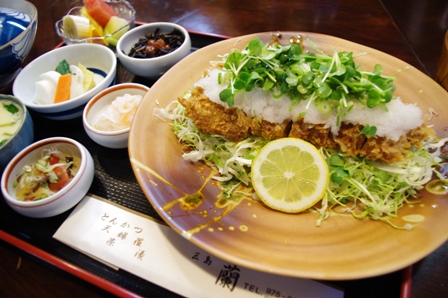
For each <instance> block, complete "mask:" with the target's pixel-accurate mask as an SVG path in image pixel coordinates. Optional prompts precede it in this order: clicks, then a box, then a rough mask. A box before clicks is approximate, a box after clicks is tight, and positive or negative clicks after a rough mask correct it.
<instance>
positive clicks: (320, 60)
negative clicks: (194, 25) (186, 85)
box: [218, 38, 395, 135]
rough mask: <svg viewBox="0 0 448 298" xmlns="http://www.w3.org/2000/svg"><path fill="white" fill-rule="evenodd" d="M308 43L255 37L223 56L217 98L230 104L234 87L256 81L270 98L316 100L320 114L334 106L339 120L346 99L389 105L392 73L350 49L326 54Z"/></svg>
mask: <svg viewBox="0 0 448 298" xmlns="http://www.w3.org/2000/svg"><path fill="white" fill-rule="evenodd" d="M308 43H309V45H310V47H311V49H313V50H314V51H315V52H314V53H313V52H310V51H304V50H303V49H302V47H301V46H300V45H298V44H288V45H279V44H276V43H273V44H265V43H263V42H262V41H261V40H260V39H259V38H256V39H254V40H251V41H250V42H249V43H248V45H247V46H246V48H245V49H243V50H235V51H233V52H232V53H230V54H229V55H226V56H223V59H224V61H223V65H224V71H225V72H226V74H225V75H223V76H219V79H218V80H219V81H220V83H225V84H228V87H227V88H226V89H225V90H226V91H223V92H222V93H221V95H220V98H221V100H222V101H224V102H227V103H228V104H229V106H231V107H232V106H233V103H234V97H235V94H236V93H238V92H245V91H246V92H249V91H251V90H252V89H253V88H255V87H258V88H262V89H263V90H264V91H267V92H271V93H272V96H273V97H274V98H279V97H281V96H284V95H287V96H289V98H290V99H291V102H292V103H298V102H300V101H302V100H310V101H314V104H315V105H316V106H318V108H319V111H320V112H321V113H323V114H328V113H330V112H332V111H334V110H335V111H336V112H337V119H338V122H340V121H342V118H343V117H344V116H346V115H347V114H348V113H349V112H350V111H351V109H352V108H351V107H350V101H358V102H359V103H361V104H362V105H364V106H367V107H369V108H374V107H376V106H382V107H383V108H385V110H386V111H387V107H386V104H387V103H388V102H390V101H391V100H392V98H393V92H394V90H395V85H394V80H395V78H393V77H390V76H384V75H383V74H382V73H383V67H382V66H381V65H379V64H377V65H375V67H374V69H373V70H372V71H366V70H363V69H361V68H360V67H359V64H357V63H356V62H355V61H354V58H355V57H354V54H353V53H352V52H337V51H334V52H333V54H332V55H328V54H326V53H324V52H322V51H321V50H319V49H318V48H317V46H316V45H315V44H314V43H312V42H311V41H310V40H308ZM317 99H321V100H317ZM372 132H373V130H372V131H369V133H370V134H369V133H368V134H367V135H372V134H371V133H372Z"/></svg>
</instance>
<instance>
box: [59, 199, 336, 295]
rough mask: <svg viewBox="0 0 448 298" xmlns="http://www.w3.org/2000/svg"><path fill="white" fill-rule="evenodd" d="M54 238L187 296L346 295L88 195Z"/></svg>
mask: <svg viewBox="0 0 448 298" xmlns="http://www.w3.org/2000/svg"><path fill="white" fill-rule="evenodd" d="M53 237H54V238H55V239H57V240H59V241H61V242H63V243H65V244H67V245H69V246H71V247H73V248H75V249H77V250H79V251H81V252H83V253H85V254H87V255H89V256H91V257H94V258H97V259H99V260H102V261H103V262H105V263H106V264H109V265H112V266H115V267H117V268H120V269H122V270H126V271H128V272H131V273H132V274H134V275H137V276H139V277H141V278H143V279H146V280H148V281H150V282H152V283H154V284H157V285H159V286H161V287H164V288H166V289H169V290H170V291H172V292H175V293H177V294H179V295H183V296H186V297H214V298H215V297H217V298H219V297H242V296H243V295H244V297H258V298H260V297H291V298H298V297H343V296H344V293H343V291H342V290H340V289H336V288H333V287H330V286H328V285H324V284H322V283H319V282H317V281H314V280H309V279H300V278H292V277H285V276H280V275H274V274H269V273H264V272H259V271H256V270H252V269H248V268H245V267H242V266H239V265H235V264H231V263H229V262H226V261H224V260H221V259H220V258H218V257H216V256H213V255H211V254H209V253H207V252H206V251H204V250H202V249H201V248H199V247H197V246H196V245H194V244H193V243H191V242H189V241H188V240H186V239H184V238H183V237H181V236H180V235H178V234H177V233H176V232H175V231H174V230H172V229H171V228H170V227H168V226H166V225H165V224H163V223H158V222H157V221H156V220H155V219H153V218H151V217H149V216H145V215H143V214H140V213H137V212H134V211H132V210H129V209H126V208H124V207H122V206H119V205H116V204H113V203H111V202H109V201H107V200H104V199H101V198H98V197H95V196H93V195H88V196H86V197H85V198H84V199H83V200H82V201H81V202H80V203H79V204H78V206H77V207H76V208H75V210H73V212H72V213H71V214H70V216H69V217H68V218H67V220H66V221H65V222H64V223H63V224H62V225H61V227H60V228H59V229H58V230H57V231H56V233H55V234H54V235H53Z"/></svg>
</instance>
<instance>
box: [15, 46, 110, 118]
mask: <svg viewBox="0 0 448 298" xmlns="http://www.w3.org/2000/svg"><path fill="white" fill-rule="evenodd" d="M64 59H65V60H66V61H67V63H68V64H70V65H78V63H81V64H82V65H84V66H85V67H86V68H88V69H90V70H91V71H93V72H94V73H95V77H96V79H95V81H96V85H95V87H93V88H92V89H90V90H89V91H87V92H85V93H84V94H82V95H80V96H78V97H75V98H72V99H69V100H67V101H65V102H61V103H56V104H55V103H51V104H40V103H36V102H35V101H34V96H35V93H36V82H38V81H40V80H41V78H40V75H41V74H43V73H45V72H47V71H50V70H55V68H56V66H57V65H58V64H59V62H61V61H62V60H64ZM116 69H117V58H116V56H115V53H114V52H113V51H112V50H111V49H109V48H108V47H105V46H102V45H98V44H92V43H85V44H76V45H71V46H63V47H60V48H57V49H54V50H52V51H50V52H48V53H45V54H43V55H42V56H39V57H37V58H36V59H34V60H33V61H31V62H30V63H29V64H28V65H27V66H26V67H25V68H24V69H23V70H22V71H21V72H20V73H19V75H18V76H17V78H16V80H15V81H14V84H13V87H12V92H13V94H14V96H15V97H17V98H18V99H20V100H21V101H22V102H23V103H24V104H25V105H26V106H27V107H28V108H29V109H31V110H33V111H35V112H37V113H39V114H40V115H41V116H43V117H45V118H48V119H52V120H67V119H73V118H77V117H81V116H82V113H83V110H84V106H85V105H86V104H87V102H88V101H89V100H90V99H91V98H92V97H93V96H95V95H96V94H97V93H99V92H100V91H101V90H104V89H106V88H107V87H109V86H111V85H113V84H114V82H115V75H116Z"/></svg>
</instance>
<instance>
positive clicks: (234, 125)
mask: <svg viewBox="0 0 448 298" xmlns="http://www.w3.org/2000/svg"><path fill="white" fill-rule="evenodd" d="M178 101H179V103H180V104H182V105H183V106H184V107H185V109H186V111H187V116H188V117H190V118H191V119H192V120H193V121H194V122H195V125H196V127H197V128H198V129H199V130H200V131H202V132H203V133H208V134H215V135H221V136H223V137H225V138H226V139H228V140H230V141H235V142H236V141H242V140H244V139H245V138H247V137H248V136H250V135H256V136H261V137H263V138H266V139H268V140H274V139H278V138H282V137H287V136H289V137H295V138H300V139H303V140H306V141H308V142H310V143H312V144H314V145H315V146H317V147H327V148H334V149H338V150H341V151H342V152H344V153H346V154H348V155H350V156H361V157H366V158H368V159H371V160H380V161H384V162H387V163H395V162H399V161H403V160H405V159H406V152H407V151H408V150H409V148H411V146H413V145H416V146H419V147H420V146H422V144H423V141H426V140H428V139H429V137H430V136H431V135H433V134H434V132H433V130H431V129H429V128H428V127H426V126H425V125H422V126H419V127H417V128H415V129H412V130H410V131H409V132H408V133H407V134H406V135H402V136H401V137H400V139H399V140H398V141H393V140H391V139H389V138H386V137H381V136H375V137H370V138H367V137H366V136H365V135H364V134H360V132H361V130H362V129H363V126H362V125H359V124H356V125H354V124H351V123H345V122H342V124H341V127H340V129H339V133H338V135H333V134H332V132H331V130H330V128H326V127H325V126H324V124H308V123H305V122H304V121H303V118H301V117H299V119H297V120H296V121H291V120H285V121H284V122H283V123H271V122H268V121H265V120H263V119H260V118H255V117H254V118H251V117H249V116H247V115H246V114H245V113H244V111H243V110H241V109H239V108H235V107H232V108H225V107H224V106H222V105H220V104H217V103H215V102H212V101H211V100H209V98H208V97H207V96H206V95H205V94H204V90H203V89H202V88H201V87H195V88H194V89H193V90H192V93H191V97H189V98H188V99H185V98H183V97H179V98H178Z"/></svg>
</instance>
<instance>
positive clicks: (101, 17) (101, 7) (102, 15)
mask: <svg viewBox="0 0 448 298" xmlns="http://www.w3.org/2000/svg"><path fill="white" fill-rule="evenodd" d="M83 2H84V5H85V6H86V10H87V13H88V14H89V15H90V16H91V17H92V18H93V19H94V20H95V21H97V23H98V24H99V25H100V26H101V27H103V28H104V27H106V25H107V23H108V22H109V20H110V18H111V17H112V16H116V15H117V14H116V13H115V12H114V11H113V10H112V8H110V6H109V5H107V3H106V2H104V1H103V0H83Z"/></svg>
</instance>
